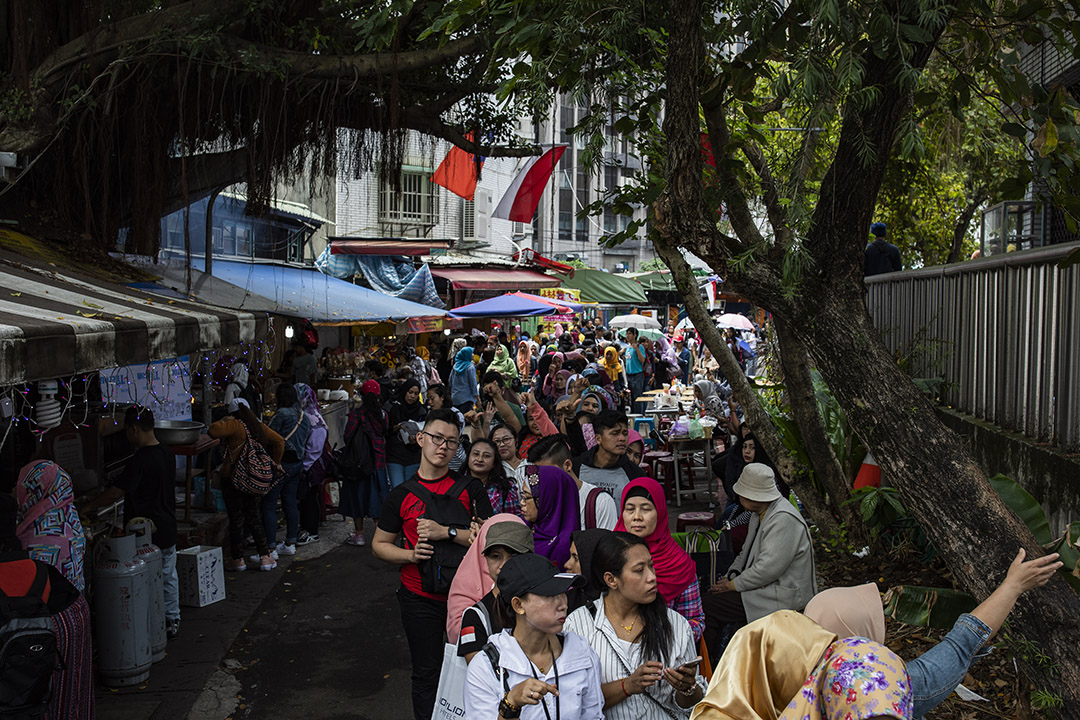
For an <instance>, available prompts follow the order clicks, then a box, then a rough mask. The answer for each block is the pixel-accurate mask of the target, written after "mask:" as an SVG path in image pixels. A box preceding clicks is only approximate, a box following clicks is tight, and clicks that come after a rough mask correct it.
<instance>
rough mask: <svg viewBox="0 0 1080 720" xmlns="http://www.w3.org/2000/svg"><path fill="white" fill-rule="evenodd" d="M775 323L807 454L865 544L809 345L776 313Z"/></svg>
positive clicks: (835, 507) (837, 509) (854, 536)
mask: <svg viewBox="0 0 1080 720" xmlns="http://www.w3.org/2000/svg"><path fill="white" fill-rule="evenodd" d="M773 324H774V325H775V327H776V336H777V339H778V340H779V342H780V362H781V364H782V365H783V368H784V384H785V385H786V386H787V395H788V401H789V402H790V403H791V414H792V416H793V417H794V419H795V423H796V424H797V425H798V426H799V432H800V433H802V440H803V446H804V447H805V448H806V455H807V457H809V458H810V463H811V464H812V465H813V466H814V472H815V473H817V477H818V479H819V480H820V481H821V484H822V485H823V486H824V488H825V492H826V493H828V501H829V505H830V507H831V508H832V511H833V512H834V513H835V514H836V515H837V516H838V517H839V518H840V520H841V522H843V523H844V525H845V527H846V528H847V532H848V537H849V538H850V539H851V540H852V542H854V543H855V544H856V545H857V546H859V547H861V546H863V545H866V544H867V543H868V542H869V536H868V535H867V533H866V527H865V525H864V524H863V521H862V515H861V514H860V512H859V508H858V507H857V506H856V505H855V504H854V503H852V504H849V505H845V504H844V502H845V501H846V500H847V499H848V498H850V497H851V487H850V484H849V482H848V477H847V473H846V472H845V471H844V468H843V467H842V466H841V465H840V460H839V459H837V457H836V453H835V452H834V451H833V447H832V443H831V442H830V441H829V436H828V433H827V432H826V431H825V424H824V422H823V421H822V418H821V412H820V410H819V409H818V404H817V398H816V396H815V393H814V381H813V379H812V378H811V376H810V357H809V355H808V354H807V352H806V346H805V345H804V344H803V341H802V340H801V339H800V338H799V337H798V336H797V335H796V334H795V333H794V332H792V330H791V328H790V327H789V326H788V323H787V322H786V321H785V320H783V319H782V318H780V317H778V316H775V315H774V316H773Z"/></svg>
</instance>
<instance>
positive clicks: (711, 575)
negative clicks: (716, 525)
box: [671, 526, 735, 592]
mask: <svg viewBox="0 0 1080 720" xmlns="http://www.w3.org/2000/svg"><path fill="white" fill-rule="evenodd" d="M671 536H672V537H673V538H674V539H675V542H676V543H678V544H679V546H680V547H682V549H683V550H685V551H686V552H687V554H688V555H690V559H691V560H693V561H694V567H695V574H696V575H697V577H698V582H699V583H700V584H701V587H702V591H703V592H704V591H706V590H708V589H709V588H710V587H712V586H713V585H715V584H716V583H717V582H719V581H720V579H721V578H722V577H724V575H725V573H727V571H728V568H730V567H731V563H732V562H734V561H735V553H734V551H733V550H732V547H731V535H730V533H728V532H718V531H716V530H709V529H707V528H703V527H700V526H699V527H692V528H690V530H688V531H687V532H685V533H672V535H671Z"/></svg>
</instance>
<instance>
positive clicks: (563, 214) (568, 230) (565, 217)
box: [559, 188, 574, 240]
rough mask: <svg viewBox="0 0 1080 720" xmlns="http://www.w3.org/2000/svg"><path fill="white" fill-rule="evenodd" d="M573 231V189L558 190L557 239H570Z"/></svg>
mask: <svg viewBox="0 0 1080 720" xmlns="http://www.w3.org/2000/svg"><path fill="white" fill-rule="evenodd" d="M573 233H574V191H573V190H571V189H569V188H563V189H562V190H559V239H560V240H572V239H573Z"/></svg>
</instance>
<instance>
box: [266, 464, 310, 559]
mask: <svg viewBox="0 0 1080 720" xmlns="http://www.w3.org/2000/svg"><path fill="white" fill-rule="evenodd" d="M281 466H282V467H283V468H284V469H285V478H284V479H283V480H282V481H281V482H279V483H278V484H277V485H275V486H274V488H273V489H272V490H271V491H270V492H268V493H266V494H265V495H263V499H262V516H263V528H264V529H265V530H266V542H267V544H268V545H269V546H270V549H271V550H273V549H274V546H275V545H276V544H277V501H278V498H279V497H280V498H281V509H282V512H284V514H285V544H286V545H295V544H296V536H297V535H298V534H299V533H300V510H299V509H298V508H297V504H296V503H297V500H296V491H297V489H298V488H299V487H300V476H301V475H302V474H303V472H304V463H303V461H300V462H297V463H282V464H281Z"/></svg>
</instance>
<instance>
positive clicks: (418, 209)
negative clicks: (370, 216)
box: [379, 170, 439, 225]
mask: <svg viewBox="0 0 1080 720" xmlns="http://www.w3.org/2000/svg"><path fill="white" fill-rule="evenodd" d="M430 175H431V172H430V171H420V172H415V171H407V170H403V171H402V173H401V188H400V189H399V190H396V191H395V190H394V188H393V186H392V184H391V183H385V184H383V186H382V187H381V188H380V190H379V222H383V223H401V224H403V225H434V224H435V223H436V222H438V218H439V195H438V192H437V191H436V187H437V186H436V185H435V184H434V183H432V182H431V181H430V180H429V179H428V178H429V176H430Z"/></svg>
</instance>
